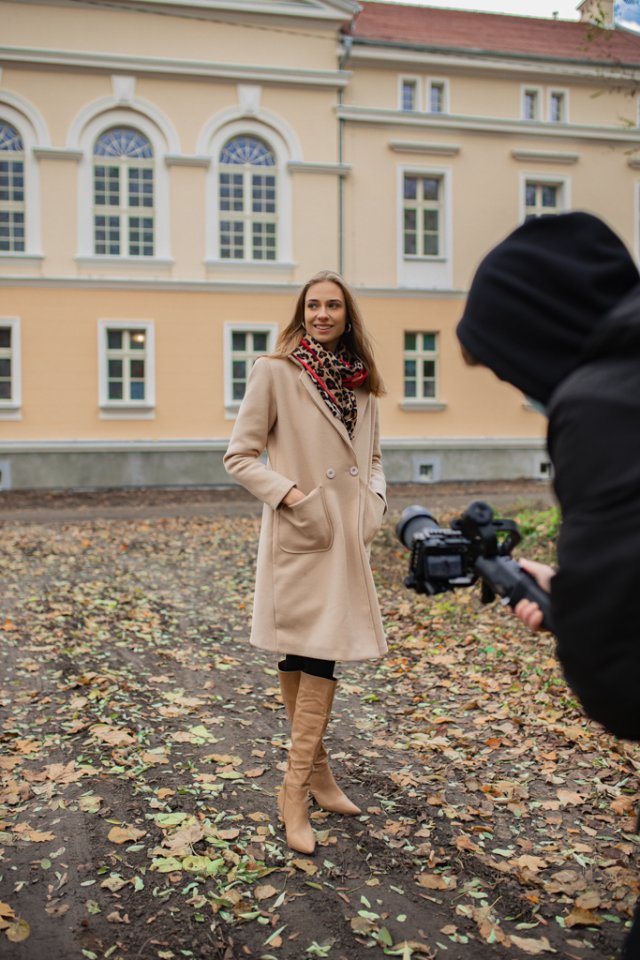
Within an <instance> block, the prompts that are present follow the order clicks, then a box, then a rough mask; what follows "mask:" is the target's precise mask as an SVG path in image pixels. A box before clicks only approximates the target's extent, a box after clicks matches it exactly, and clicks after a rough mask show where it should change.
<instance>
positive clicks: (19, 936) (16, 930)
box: [5, 917, 31, 943]
mask: <svg viewBox="0 0 640 960" xmlns="http://www.w3.org/2000/svg"><path fill="white" fill-rule="evenodd" d="M5 932H6V934H7V940H10V941H11V943H22V941H23V940H26V939H27V937H28V936H29V934H30V933H31V928H30V927H29V924H28V923H27V921H26V920H23V919H22V917H18V918H17V919H16V920H15V921H14V922H13V923H12V924H11V926H10V927H7V930H6V931H5Z"/></svg>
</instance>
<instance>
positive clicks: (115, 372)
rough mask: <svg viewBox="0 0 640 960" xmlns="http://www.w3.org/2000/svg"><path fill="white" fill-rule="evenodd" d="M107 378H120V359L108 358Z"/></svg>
mask: <svg viewBox="0 0 640 960" xmlns="http://www.w3.org/2000/svg"><path fill="white" fill-rule="evenodd" d="M108 371H109V379H110V380H121V379H122V360H109V363H108Z"/></svg>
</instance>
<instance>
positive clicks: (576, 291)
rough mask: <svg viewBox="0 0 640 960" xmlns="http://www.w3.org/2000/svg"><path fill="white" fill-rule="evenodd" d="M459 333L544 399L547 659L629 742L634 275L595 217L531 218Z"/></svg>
mask: <svg viewBox="0 0 640 960" xmlns="http://www.w3.org/2000/svg"><path fill="white" fill-rule="evenodd" d="M458 337H459V339H460V341H461V343H462V344H463V346H464V347H465V348H466V351H467V353H469V354H471V356H473V357H474V358H475V359H476V360H477V361H479V362H480V363H482V364H483V365H485V366H487V367H489V368H490V369H492V370H493V371H494V372H495V373H496V374H497V375H498V376H499V377H500V378H501V379H503V380H507V381H508V382H509V383H512V384H513V385H514V386H516V387H518V388H519V389H520V390H522V391H523V392H524V393H525V394H526V395H528V396H530V397H533V398H534V399H536V400H538V401H540V402H541V403H543V404H547V405H548V414H549V431H548V446H549V452H550V456H551V460H552V463H553V466H554V474H555V490H556V494H557V497H558V501H559V503H560V507H561V510H562V518H563V523H562V528H561V532H560V538H559V543H558V573H557V574H556V576H555V577H554V579H553V581H552V588H551V606H552V612H553V617H554V620H555V625H556V635H557V640H558V645H557V652H558V657H559V659H560V662H561V664H562V667H563V670H564V673H565V676H566V678H567V681H568V683H569V685H570V686H571V687H572V689H573V690H574V691H575V693H576V695H577V696H578V698H579V699H580V701H581V703H582V705H583V707H584V709H585V711H586V712H587V713H588V714H589V716H591V717H592V718H593V719H595V720H598V721H599V722H600V723H602V724H603V725H604V726H605V727H606V728H607V729H608V730H609V731H610V732H611V733H613V734H615V735H616V736H619V737H625V738H628V739H632V740H640V277H639V275H638V271H637V269H636V267H635V265H634V263H633V261H632V259H631V257H630V256H629V254H628V252H627V250H626V248H625V247H624V245H623V244H622V242H621V241H620V239H619V238H618V237H617V236H616V235H615V234H614V233H613V232H612V231H611V230H610V229H609V228H608V227H607V226H606V225H605V224H604V223H603V222H602V221H601V220H599V219H597V218H596V217H592V216H590V215H589V214H583V213H572V214H564V215H561V216H558V217H542V218H539V219H538V220H535V221H529V222H527V223H525V224H524V225H523V226H522V227H520V228H518V230H516V231H515V232H514V233H513V234H511V235H510V236H509V237H507V238H506V240H504V241H503V242H502V243H501V244H500V245H499V246H498V247H496V248H494V250H492V251H491V252H490V253H489V254H488V256H487V257H486V258H485V260H484V261H483V263H482V264H481V265H480V267H479V268H478V271H477V273H476V276H475V278H474V281H473V284H472V286H471V290H470V292H469V297H468V301H467V305H466V307H465V312H464V315H463V317H462V320H461V321H460V324H459V325H458Z"/></svg>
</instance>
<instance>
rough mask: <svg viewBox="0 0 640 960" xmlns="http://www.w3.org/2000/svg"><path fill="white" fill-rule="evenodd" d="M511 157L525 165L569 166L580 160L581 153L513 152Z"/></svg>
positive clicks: (551, 151)
mask: <svg viewBox="0 0 640 960" xmlns="http://www.w3.org/2000/svg"><path fill="white" fill-rule="evenodd" d="M511 156H512V157H513V159H514V160H521V161H523V162H524V163H556V164H558V163H560V164H566V165H567V166H569V165H571V164H574V163H577V162H578V160H579V159H580V154H579V153H564V152H562V151H560V150H512V151H511Z"/></svg>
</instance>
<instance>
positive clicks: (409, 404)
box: [399, 400, 447, 413]
mask: <svg viewBox="0 0 640 960" xmlns="http://www.w3.org/2000/svg"><path fill="white" fill-rule="evenodd" d="M399 406H400V409H401V410H404V411H405V413H425V412H426V413H438V412H439V411H441V410H446V409H447V404H446V403H441V402H440V401H439V400H403V401H402V402H401V403H400V404H399Z"/></svg>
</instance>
